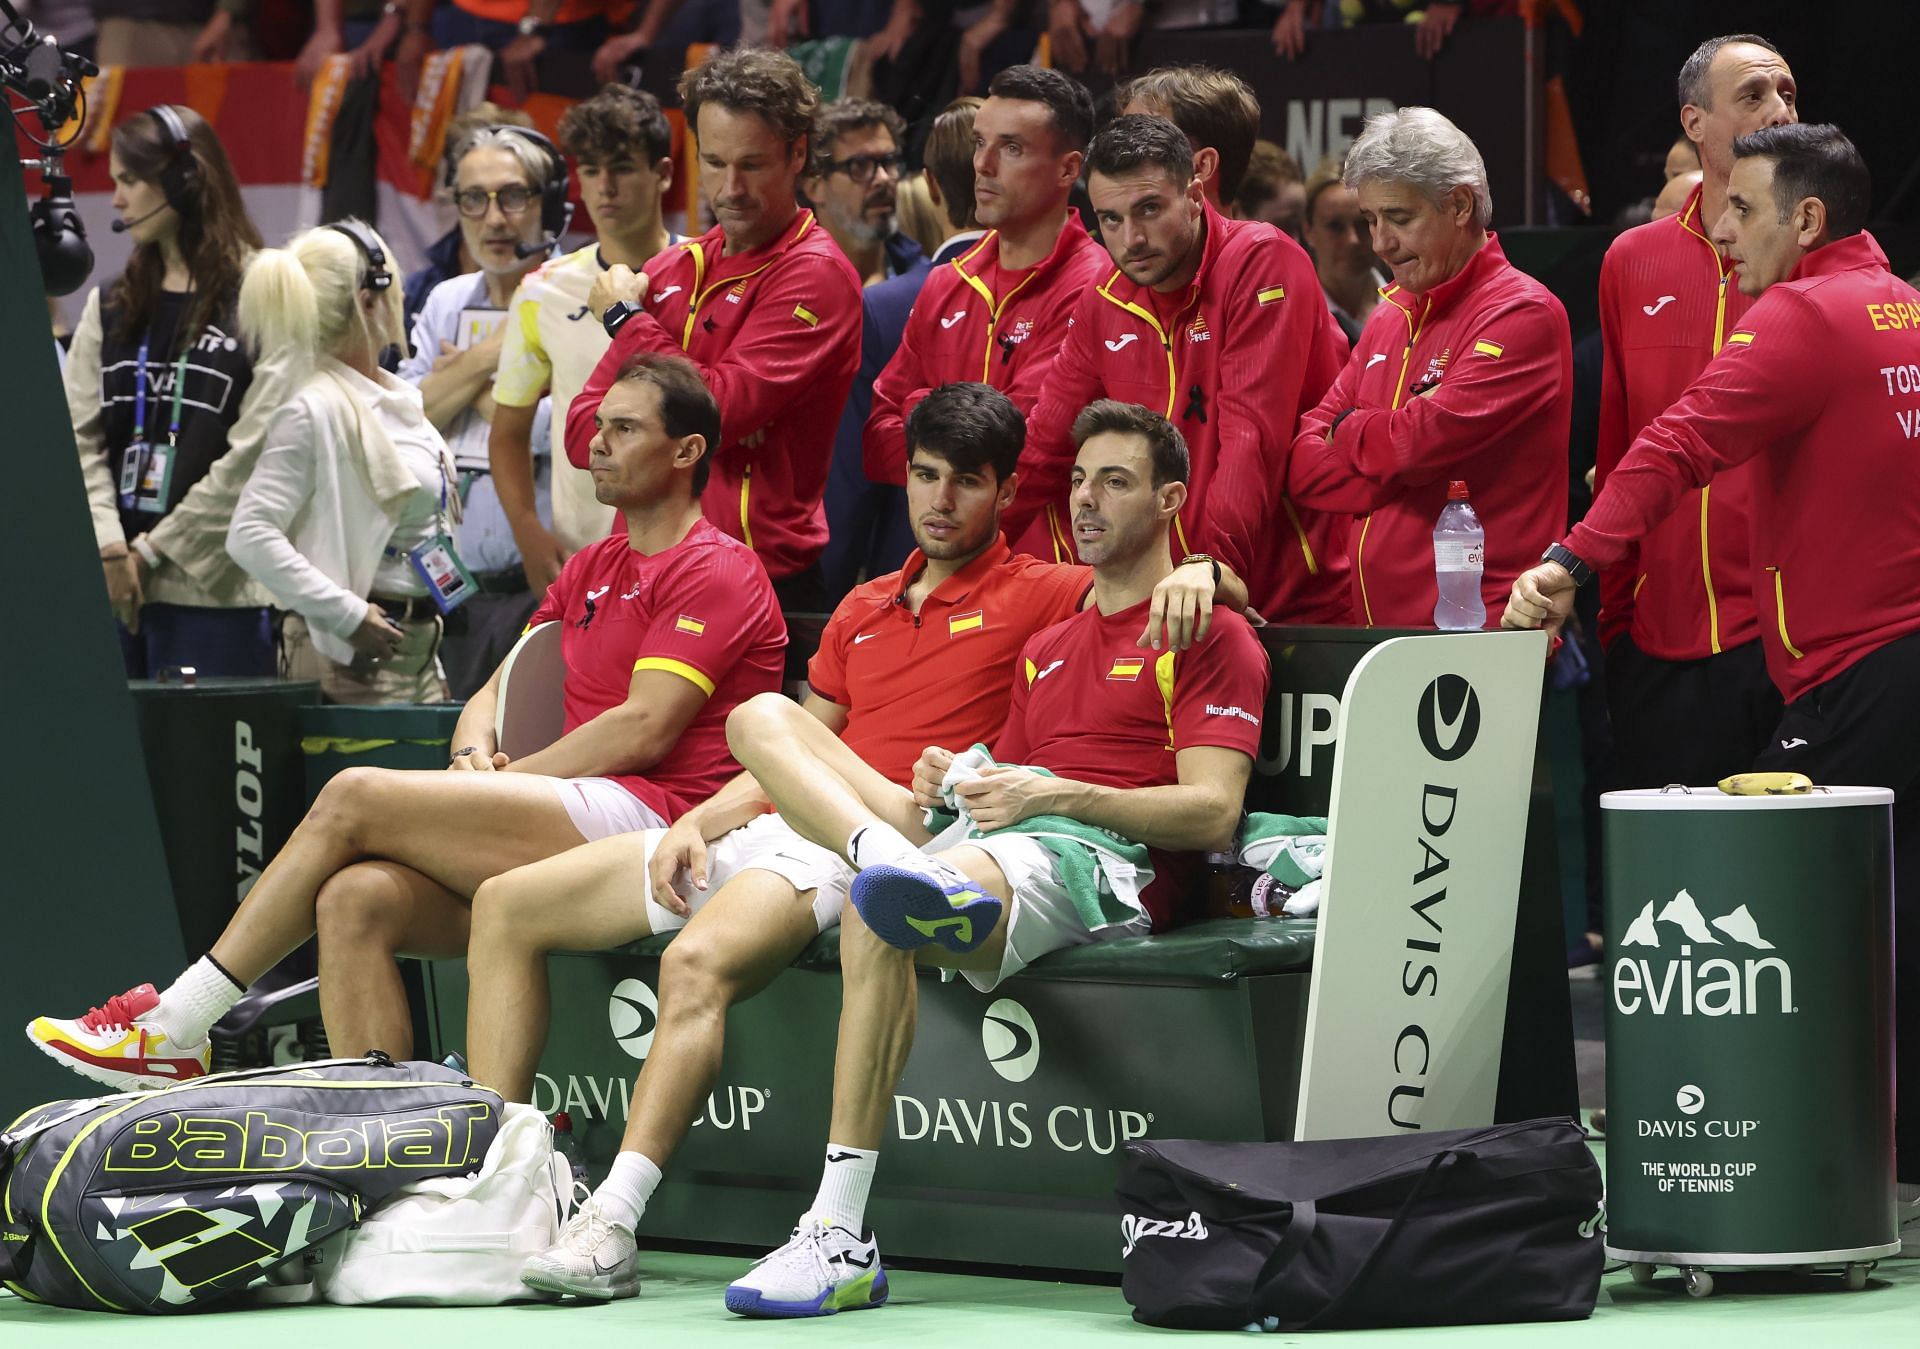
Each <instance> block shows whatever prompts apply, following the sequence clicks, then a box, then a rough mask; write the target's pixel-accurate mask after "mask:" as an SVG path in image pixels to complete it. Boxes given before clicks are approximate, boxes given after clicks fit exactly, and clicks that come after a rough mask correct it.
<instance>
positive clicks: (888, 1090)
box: [829, 845, 1013, 1150]
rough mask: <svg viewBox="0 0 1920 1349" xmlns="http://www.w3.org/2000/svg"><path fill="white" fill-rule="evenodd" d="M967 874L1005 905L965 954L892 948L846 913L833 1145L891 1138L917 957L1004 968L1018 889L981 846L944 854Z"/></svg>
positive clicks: (915, 996) (914, 1005) (873, 1145)
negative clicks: (1010, 917)
mask: <svg viewBox="0 0 1920 1349" xmlns="http://www.w3.org/2000/svg"><path fill="white" fill-rule="evenodd" d="M940 856H941V858H942V860H944V861H946V862H949V863H951V864H953V865H954V866H955V867H958V868H959V869H960V870H961V871H963V872H965V873H966V875H967V877H968V879H970V880H972V881H973V882H974V883H975V884H976V885H979V886H981V887H983V888H984V889H986V890H987V891H989V892H990V893H991V894H992V895H993V896H994V897H995V898H997V899H998V900H999V901H1000V903H1001V905H1002V910H1001V912H1002V917H1001V921H1000V922H999V923H998V924H996V925H995V927H994V930H993V935H992V936H990V937H988V938H987V940H986V941H984V942H982V943H981V944H980V945H979V946H978V947H977V948H975V949H974V950H973V951H971V952H969V953H968V954H967V955H965V956H955V955H953V954H952V953H951V952H948V951H943V950H941V949H940V948H939V947H936V946H925V947H922V948H921V949H920V950H919V951H918V952H914V951H902V950H899V949H897V948H895V947H892V946H889V945H887V944H886V943H885V942H883V941H881V940H880V939H879V938H878V937H876V936H874V935H873V932H872V931H871V930H870V929H869V928H868V927H867V925H866V924H865V923H863V922H861V921H860V914H859V911H858V910H857V909H855V908H854V906H853V905H852V904H848V905H847V906H846V909H845V910H844V911H843V912H842V913H841V915H840V977H841V981H842V982H841V995H840V998H841V1001H840V1042H839V1047H838V1049H837V1051H836V1052H835V1055H834V1063H833V1122H832V1124H831V1126H830V1129H829V1133H830V1136H831V1141H833V1142H835V1143H839V1144H842V1145H844V1146H846V1147H850V1148H869V1149H876V1150H877V1149H878V1148H879V1147H880V1144H881V1143H882V1141H884V1140H885V1138H886V1132H887V1110H888V1107H889V1106H891V1105H892V1103H893V1091H894V1088H895V1087H897V1086H898V1085H899V1084H900V1074H901V1073H903V1072H905V1071H906V1067H907V1055H908V1053H909V1052H910V1051H911V1050H912V1049H913V1035H914V1028H915V1025H916V1022H917V1020H918V1017H919V1002H920V993H919V989H918V987H917V986H916V984H915V982H914V978H915V976H914V965H915V963H916V956H918V957H919V958H920V961H921V962H922V963H926V964H943V965H951V966H954V967H956V968H964V969H997V968H999V965H1000V961H1001V958H1002V955H1003V954H1004V952H1005V951H1006V946H1007V924H1006V918H1005V914H1006V912H1007V909H1008V908H1009V907H1010V906H1011V905H1012V903H1013V892H1012V889H1011V888H1010V887H1009V886H1008V885H1007V878H1006V876H1005V874H1004V873H1002V872H1001V870H1000V866H999V864H998V863H997V862H995V861H994V860H993V858H991V857H990V856H988V855H987V854H986V853H984V852H982V851H980V849H978V848H969V847H966V846H965V845H962V846H961V847H958V848H954V849H952V850H950V851H948V852H943V853H941V854H940Z"/></svg>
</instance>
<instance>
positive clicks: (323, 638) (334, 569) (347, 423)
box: [227, 357, 452, 665]
mask: <svg viewBox="0 0 1920 1349" xmlns="http://www.w3.org/2000/svg"><path fill="white" fill-rule="evenodd" d="M390 426H391V427H394V428H399V427H405V428H407V429H408V431H409V434H411V435H416V436H417V435H419V434H420V433H421V431H423V430H424V432H425V434H426V435H427V436H429V437H431V438H432V440H433V442H434V443H435V444H437V445H439V447H440V452H441V455H442V456H443V458H444V457H445V456H446V445H445V443H444V442H442V441H441V440H440V436H439V433H438V432H436V431H435V430H434V429H433V427H432V426H431V425H430V424H429V423H428V422H427V419H426V414H425V413H424V412H423V411H422V409H421V404H420V391H419V390H418V389H416V388H414V387H413V386H412V385H411V384H408V383H406V382H405V381H403V380H400V379H397V378H395V377H394V376H392V375H389V374H387V373H386V372H385V371H382V372H380V378H379V380H378V381H377V382H376V381H373V380H369V379H368V378H366V376H364V375H361V374H358V373H356V372H355V371H353V370H351V369H349V368H348V367H347V366H345V365H342V364H341V363H340V362H339V361H336V360H334V359H333V358H332V357H324V358H322V360H321V362H320V366H319V368H318V369H317V370H316V371H315V372H314V373H313V375H312V376H311V377H310V378H309V379H308V380H307V381H306V382H305V383H304V384H302V385H301V386H300V388H299V389H298V391H297V392H295V393H294V395H293V396H292V398H290V399H289V400H288V401H287V403H286V404H285V405H284V406H282V407H280V408H278V409H277V410H276V411H275V412H274V414H273V420H272V421H271V422H270V423H269V424H268V427H267V434H266V445H265V448H263V449H262V450H261V452H260V458H259V461H258V462H257V463H256V464H255V465H254V469H253V476H252V477H250V478H249V479H248V480H247V485H246V488H245V489H244V490H243V491H242V492H241V494H240V500H239V503H238V504H237V505H236V506H235V507H234V511H233V523H232V524H231V525H230V526H229V527H228V529H227V551H228V552H229V553H231V554H232V555H233V560H234V561H236V562H238V563H239V564H240V565H241V566H242V567H244V568H245V569H246V570H247V572H248V574H249V575H251V576H253V577H254V579H256V580H258V581H259V582H260V583H261V584H262V585H264V586H266V588H267V589H268V590H269V591H271V592H272V593H273V597H274V599H275V600H276V601H277V602H278V603H279V605H280V606H281V607H282V608H283V609H291V610H293V611H294V612H295V613H297V614H299V615H300V616H301V617H302V618H304V619H306V620H307V625H308V627H309V629H310V630H311V632H312V636H313V644H314V645H315V646H316V647H318V648H319V649H320V651H321V653H322V654H323V655H325V656H326V657H327V658H328V659H329V660H332V661H335V662H336V663H338V664H341V665H349V664H351V663H352V662H353V654H354V653H353V644H352V642H351V641H350V640H349V638H351V636H352V634H353V632H354V630H355V629H356V628H358V627H359V626H360V624H361V623H362V622H364V621H365V620H366V617H367V595H368V593H369V591H370V590H371V589H372V586H373V575H374V572H375V570H377V569H378V567H379V566H380V558H381V554H382V553H383V552H384V550H385V549H386V546H387V541H388V540H389V539H390V538H392V536H393V531H394V527H395V526H396V524H397V523H398V522H399V519H400V515H401V510H402V507H403V506H404V504H405V502H406V499H407V497H408V495H409V494H410V493H413V492H419V491H422V490H423V489H422V487H421V485H420V480H419V479H418V478H417V477H415V476H414V474H413V472H412V471H411V470H410V469H409V468H408V467H407V466H406V464H405V462H404V461H403V460H402V459H401V457H400V455H399V452H398V451H397V450H395V449H394V446H393V442H392V440H391V439H390V438H389V435H388V428H389V427H390ZM445 470H446V472H447V474H448V475H449V476H451V473H452V464H451V461H450V460H448V461H447V462H446V463H445Z"/></svg>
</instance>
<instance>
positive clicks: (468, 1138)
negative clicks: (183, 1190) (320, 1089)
mask: <svg viewBox="0 0 1920 1349" xmlns="http://www.w3.org/2000/svg"><path fill="white" fill-rule="evenodd" d="M492 1115H493V1108H492V1107H491V1106H490V1105H488V1104H487V1103H486V1102H484V1101H463V1102H461V1103H459V1104H455V1105H443V1106H437V1107H435V1108H433V1109H431V1110H422V1111H420V1112H418V1113H416V1114H412V1115H396V1116H389V1117H386V1118H374V1119H363V1120H358V1121H356V1122H354V1123H352V1124H349V1125H346V1126H345V1127H342V1128H334V1129H299V1128H295V1127H294V1126H293V1125H291V1124H284V1123H282V1122H280V1121H279V1120H276V1119H271V1118H269V1117H268V1115H267V1112H266V1111H264V1110H248V1111H245V1112H244V1113H242V1114H240V1115H239V1116H238V1117H234V1116H229V1115H218V1114H211V1113H209V1114H205V1115H194V1114H189V1113H188V1112H186V1111H183V1110H165V1111H160V1112H159V1113H156V1114H153V1115H149V1116H148V1117H147V1118H145V1119H143V1120H138V1121H136V1122H135V1123H134V1125H133V1127H132V1128H130V1129H125V1130H122V1131H121V1133H120V1135H119V1136H118V1137H117V1138H115V1139H114V1140H113V1144H112V1146H110V1147H109V1148H108V1149H107V1155H106V1158H105V1160H104V1162H103V1163H102V1166H103V1168H104V1169H105V1170H108V1171H117V1172H137V1173H151V1172H156V1171H200V1172H212V1173H216V1174H219V1175H236V1174H244V1173H247V1172H274V1173H279V1172H285V1171H373V1170H380V1169H382V1168H385V1167H393V1168H395V1169H399V1170H410V1171H449V1170H457V1169H461V1168H463V1167H466V1166H468V1165H469V1164H471V1163H472V1162H473V1161H474V1160H476V1152H475V1149H474V1145H473V1130H474V1126H476V1125H478V1124H481V1123H484V1122H485V1121H486V1120H488V1119H490V1118H492Z"/></svg>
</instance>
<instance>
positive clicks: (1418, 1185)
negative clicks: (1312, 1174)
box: [1247, 1148, 1473, 1333]
mask: <svg viewBox="0 0 1920 1349" xmlns="http://www.w3.org/2000/svg"><path fill="white" fill-rule="evenodd" d="M1472 1157H1473V1154H1472V1153H1470V1152H1467V1151H1464V1150H1462V1149H1459V1148H1448V1149H1447V1150H1446V1151H1444V1152H1437V1153H1435V1154H1434V1156H1433V1160H1432V1161H1430V1162H1428V1163H1427V1169H1426V1170H1424V1171H1422V1172H1421V1173H1420V1179H1418V1180H1416V1181H1415V1182H1414V1183H1413V1188H1412V1189H1410V1190H1408V1191H1407V1197H1406V1199H1405V1200H1403V1201H1402V1202H1401V1204H1400V1210H1399V1212H1397V1213H1395V1214H1394V1215H1393V1221H1392V1222H1390V1223H1388V1224H1387V1230H1386V1231H1384V1232H1382V1233H1381V1234H1380V1239H1379V1240H1378V1241H1376V1242H1374V1243H1373V1249H1372V1250H1370V1251H1368V1252H1367V1258H1366V1259H1364V1260H1362V1261H1361V1262H1360V1267H1359V1268H1358V1269H1356V1270H1354V1272H1353V1277H1352V1278H1350V1279H1348V1280H1347V1282H1346V1286H1345V1287H1343V1288H1341V1290H1340V1291H1339V1292H1337V1293H1335V1294H1334V1295H1333V1296H1332V1297H1330V1298H1328V1299H1327V1304H1326V1305H1325V1306H1324V1307H1322V1308H1321V1309H1320V1310H1319V1311H1317V1312H1315V1313H1314V1314H1313V1315H1312V1316H1309V1317H1308V1318H1307V1319H1306V1320H1304V1321H1295V1322H1292V1323H1290V1324H1283V1325H1280V1326H1277V1327H1275V1329H1278V1330H1281V1331H1286V1332H1289V1333H1291V1332H1294V1331H1301V1330H1312V1329H1314V1328H1315V1327H1316V1326H1318V1325H1319V1324H1321V1323H1322V1322H1324V1321H1325V1320H1326V1319H1327V1318H1328V1317H1330V1316H1332V1315H1333V1314H1334V1313H1335V1312H1336V1311H1338V1310H1340V1308H1342V1307H1344V1306H1345V1305H1346V1304H1347V1303H1348V1302H1350V1301H1352V1299H1353V1297H1354V1295H1355V1294H1357V1293H1358V1292H1359V1291H1360V1288H1361V1287H1362V1285H1364V1284H1365V1283H1366V1281H1367V1279H1368V1278H1369V1277H1370V1276H1371V1275H1372V1274H1373V1270H1374V1267H1375V1266H1376V1265H1378V1264H1379V1263H1380V1257H1381V1256H1382V1255H1383V1254H1385V1252H1386V1249H1387V1247H1388V1246H1390V1245H1392V1244H1393V1239H1394V1237H1395V1236H1397V1235H1398V1234H1399V1232H1400V1229H1401V1228H1403V1227H1405V1226H1406V1224H1407V1218H1408V1216H1409V1215H1410V1214H1411V1213H1412V1212H1413V1206H1414V1205H1415V1204H1417V1203H1419V1202H1420V1197H1421V1196H1422V1195H1423V1194H1425V1193H1426V1191H1427V1186H1428V1185H1429V1184H1430V1183H1431V1182H1432V1180H1433V1178H1434V1177H1435V1176H1436V1175H1438V1174H1439V1172H1440V1168H1441V1167H1442V1166H1443V1165H1445V1164H1446V1162H1447V1161H1448V1160H1449V1159H1459V1160H1463V1161H1468V1160H1471V1159H1472ZM1318 1222H1319V1211H1318V1209H1317V1207H1316V1206H1315V1205H1314V1203H1313V1201H1311V1200H1302V1201H1300V1202H1299V1203H1296V1204H1295V1205H1294V1206H1293V1222H1292V1223H1290V1224H1289V1225H1288V1227H1287V1232H1286V1235H1285V1236H1283V1237H1282V1238H1281V1239H1280V1244H1279V1245H1278V1246H1276V1247H1275V1248H1274V1251H1273V1254H1272V1255H1270V1256H1268V1257H1267V1260H1266V1263H1265V1264H1263V1265H1262V1266H1261V1267H1260V1277H1259V1278H1258V1279H1257V1280H1255V1282H1254V1295H1253V1305H1252V1306H1250V1307H1249V1308H1248V1313H1249V1314H1248V1317H1247V1320H1248V1321H1250V1322H1258V1321H1260V1320H1261V1319H1262V1318H1263V1313H1262V1312H1261V1310H1260V1303H1261V1301H1262V1295H1263V1293H1264V1292H1265V1290H1266V1288H1267V1285H1268V1283H1269V1281H1270V1280H1271V1278H1273V1277H1276V1276H1277V1275H1278V1274H1279V1273H1280V1271H1281V1270H1282V1269H1284V1268H1285V1266H1286V1265H1287V1263H1288V1262H1290V1261H1291V1260H1292V1259H1293V1258H1294V1257H1295V1256H1297V1255H1299V1253H1300V1252H1301V1250H1303V1249H1304V1248H1305V1246H1306V1244H1307V1238H1308V1237H1310V1236H1312V1235H1313V1229H1314V1227H1315V1226H1316V1225H1317V1224H1318Z"/></svg>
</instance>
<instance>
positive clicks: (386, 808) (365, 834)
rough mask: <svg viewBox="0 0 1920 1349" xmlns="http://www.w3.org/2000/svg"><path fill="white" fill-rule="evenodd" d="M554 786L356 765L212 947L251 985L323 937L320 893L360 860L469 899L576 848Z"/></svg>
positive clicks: (328, 790)
mask: <svg viewBox="0 0 1920 1349" xmlns="http://www.w3.org/2000/svg"><path fill="white" fill-rule="evenodd" d="M581 841H582V840H581V836H580V831H579V830H578V829H576V828H574V825H573V821H572V820H571V819H569V818H568V816H567V810H566V807H565V806H564V805H562V804H561V801H560V796H559V793H557V792H556V791H554V789H553V779H551V778H544V777H537V776H534V775H531V774H522V773H424V772H417V771H415V772H401V771H395V770H391V769H383V768H349V769H348V770H347V771H346V772H344V773H341V774H339V775H338V776H337V777H335V778H333V779H332V780H331V781H330V782H328V783H327V785H326V787H325V788H324V789H322V791H321V793H320V797H319V799H318V800H317V801H315V802H314V803H313V808H312V809H311V810H309V811H308V812H307V818H306V819H304V820H302V821H301V822H300V827H299V828H298V829H296V830H294V831H293V837H292V838H290V839H288V840H287V842H286V846H284V847H283V848H281V850H280V853H279V855H278V856H276V857H275V858H274V859H273V861H272V863H271V864H270V865H269V866H268V867H267V869H266V870H265V871H264V872H262V873H261V875H260V879H259V880H258V881H256V882H255V883H254V886H253V889H252V890H251V891H249V892H248V894H247V898H246V902H245V903H243V904H241V906H240V910H239V912H238V913H236V914H235V915H234V916H233V921H232V922H230V923H228V924H227V930H226V931H225V932H223V933H221V934H220V940H219V941H217V942H215V943H214V945H213V958H214V959H215V960H217V961H219V962H220V965H221V967H222V968H223V969H225V970H227V971H228V972H229V973H230V974H232V975H233V977H234V978H235V979H238V980H239V981H241V983H243V984H250V983H252V982H253V981H254V980H255V979H258V978H259V977H260V976H261V975H263V974H265V973H266V972H267V971H268V970H269V969H271V968H272V967H273V965H274V964H275V963H276V962H277V961H279V960H280V959H281V958H282V957H283V956H285V955H286V954H287V953H288V952H289V951H291V950H293V949H294V948H295V947H297V946H299V945H300V943H301V942H303V941H305V940H306V939H307V938H308V937H311V936H312V935H313V933H314V907H315V904H316V902H317V900H318V898H319V895H320V887H321V886H322V885H324V884H326V882H327V881H328V880H329V879H330V878H331V877H332V876H333V875H334V874H335V873H336V872H339V871H342V870H344V869H345V868H346V867H348V866H349V865H351V864H352V863H354V862H360V861H366V860H370V859H374V858H380V859H384V860H386V861H390V862H397V863H400V864H401V865H402V866H405V867H408V868H411V869H412V870H414V871H416V872H418V873H419V874H421V875H422V876H424V877H426V878H427V879H428V880H431V881H433V882H435V883H437V884H438V885H440V886H442V887H444V888H445V889H446V890H449V891H451V892H452V893H453V894H455V895H459V896H463V897H464V896H471V895H472V894H473V892H474V891H475V890H477V889H478V888H479V887H480V882H481V881H483V880H486V879H487V878H488V877H489V876H497V875H499V874H500V873H501V872H503V871H509V870H511V869H513V868H514V867H516V866H521V865H524V864H525V863H527V862H533V861H537V860H539V859H540V858H543V857H551V856H552V855H553V854H554V853H557V852H561V851H563V850H565V849H567V848H572V847H575V846H577V845H578V844H579V843H580V842H581Z"/></svg>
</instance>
